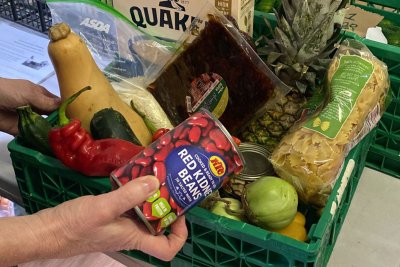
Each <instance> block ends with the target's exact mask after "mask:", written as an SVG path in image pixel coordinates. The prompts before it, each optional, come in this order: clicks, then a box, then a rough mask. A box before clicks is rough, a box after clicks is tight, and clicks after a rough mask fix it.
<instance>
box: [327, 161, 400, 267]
mask: <svg viewBox="0 0 400 267" xmlns="http://www.w3.org/2000/svg"><path fill="white" fill-rule="evenodd" d="M399 207H400V179H396V178H394V177H391V176H388V175H385V174H383V173H380V172H376V171H374V170H371V169H368V168H366V169H364V172H363V174H362V177H361V180H360V182H359V184H358V187H357V191H356V193H355V194H354V197H353V200H352V202H351V205H350V208H349V211H348V213H347V216H346V220H345V221H344V224H343V226H342V229H341V231H340V234H339V237H338V239H337V241H336V245H335V247H334V249H333V252H332V255H331V258H330V261H329V264H328V267H342V266H344V267H347V266H354V267H377V266H385V267H399V266H400V212H399Z"/></svg>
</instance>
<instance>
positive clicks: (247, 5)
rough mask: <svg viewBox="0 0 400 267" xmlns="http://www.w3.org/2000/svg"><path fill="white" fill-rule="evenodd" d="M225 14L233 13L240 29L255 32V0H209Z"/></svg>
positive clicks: (250, 32)
mask: <svg viewBox="0 0 400 267" xmlns="http://www.w3.org/2000/svg"><path fill="white" fill-rule="evenodd" d="M208 1H209V2H210V3H212V4H213V5H214V6H215V7H216V8H217V9H218V10H219V11H221V12H222V14H224V15H231V16H232V17H233V18H234V19H235V20H236V21H237V23H238V25H239V29H241V30H242V31H244V32H247V33H248V34H250V36H252V34H253V17H254V0H208Z"/></svg>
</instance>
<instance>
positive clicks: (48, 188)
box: [8, 114, 374, 266]
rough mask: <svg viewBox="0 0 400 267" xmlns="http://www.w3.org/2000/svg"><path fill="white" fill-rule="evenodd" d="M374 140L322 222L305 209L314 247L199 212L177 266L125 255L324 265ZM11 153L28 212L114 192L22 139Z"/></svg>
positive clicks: (359, 150)
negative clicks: (31, 147)
mask: <svg viewBox="0 0 400 267" xmlns="http://www.w3.org/2000/svg"><path fill="white" fill-rule="evenodd" d="M54 117H55V114H53V115H51V116H50V117H49V119H50V120H53V119H54ZM373 135H374V132H371V133H370V134H369V135H368V136H367V137H366V138H365V139H364V140H363V141H362V142H361V143H360V144H358V145H357V146H356V147H355V148H354V149H353V150H352V151H351V152H350V154H349V156H348V157H347V159H346V166H347V164H348V163H349V161H350V160H351V159H352V160H354V162H355V167H354V169H353V171H352V172H351V175H350V176H349V177H343V172H344V170H343V172H342V176H341V177H340V178H339V180H338V182H337V183H336V185H335V187H334V189H333V193H332V194H331V196H330V198H329V201H328V205H327V207H326V208H325V209H324V212H323V214H322V216H321V218H320V219H319V220H317V221H315V212H314V213H313V212H312V210H305V211H306V212H305V214H306V217H307V221H308V223H309V224H308V227H309V234H308V236H309V239H310V241H309V243H303V242H299V241H296V240H293V239H290V238H287V237H285V236H282V235H280V234H277V233H271V232H268V231H265V230H263V229H261V228H258V227H256V226H253V225H250V224H246V223H242V222H237V221H233V220H230V219H227V218H224V217H220V216H217V215H214V214H212V213H210V212H209V211H207V210H204V209H201V208H194V209H192V210H191V211H190V212H189V213H188V214H187V216H186V218H187V226H188V229H189V238H188V240H187V241H186V244H185V245H184V247H183V248H182V250H181V251H180V252H179V253H178V255H177V256H176V258H175V259H174V260H173V261H172V262H164V261H160V260H158V259H156V258H154V257H151V256H149V255H146V254H144V253H141V252H138V251H125V252H124V253H126V254H127V255H130V256H132V257H135V258H137V259H141V260H143V261H146V262H148V263H151V264H153V265H156V266H266V265H268V266H324V265H326V263H327V262H328V259H329V256H330V254H331V252H332V249H333V246H334V244H335V241H336V239H337V236H338V234H339V231H340V228H341V226H342V224H343V221H344V218H345V216H346V213H347V210H348V208H349V205H350V203H351V199H352V197H353V195H354V192H355V189H356V186H357V183H358V181H359V178H360V176H361V173H362V170H363V168H364V165H365V157H366V153H367V151H368V148H369V144H370V143H371V139H372V138H373ZM8 149H9V151H10V156H11V159H12V164H13V167H14V171H15V175H16V179H17V182H18V186H19V189H20V193H21V197H22V199H23V202H24V206H25V209H26V211H27V212H28V213H34V212H37V211H39V210H41V209H44V208H48V207H53V206H56V205H58V204H60V203H62V202H64V201H66V200H70V199H73V198H76V197H78V196H82V195H88V194H93V195H97V194H101V193H104V192H108V191H109V190H110V189H111V186H110V183H109V179H108V178H89V177H86V176H83V175H80V174H78V173H76V172H74V171H72V170H70V169H68V168H66V167H64V166H63V165H62V164H61V163H60V162H59V161H58V160H56V159H54V158H51V157H48V156H45V155H43V154H41V153H39V152H37V151H35V150H32V149H30V148H27V147H24V146H23V145H22V144H21V143H20V140H19V139H18V138H16V139H14V140H13V141H11V142H10V143H9V144H8ZM338 192H342V194H338Z"/></svg>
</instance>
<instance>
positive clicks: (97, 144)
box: [49, 86, 144, 176]
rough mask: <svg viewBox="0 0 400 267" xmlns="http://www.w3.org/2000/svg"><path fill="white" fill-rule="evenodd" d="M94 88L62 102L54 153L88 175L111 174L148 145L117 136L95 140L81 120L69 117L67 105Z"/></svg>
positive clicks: (53, 134)
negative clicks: (82, 126)
mask: <svg viewBox="0 0 400 267" xmlns="http://www.w3.org/2000/svg"><path fill="white" fill-rule="evenodd" d="M90 89H91V88H90V86H87V87H85V88H83V89H82V90H80V91H79V92H77V93H76V94H74V95H72V96H71V97H70V98H68V99H67V100H66V101H64V102H63V103H62V104H61V106H60V107H59V110H58V117H59V127H56V128H52V129H51V130H50V132H49V142H50V146H51V149H52V150H53V153H54V155H55V156H56V157H57V158H58V159H59V160H60V161H61V162H62V163H63V164H64V165H65V166H67V167H69V168H71V169H73V170H75V171H78V172H80V173H83V174H84V175H87V176H108V175H110V173H111V171H113V170H114V169H116V168H118V167H122V166H123V165H125V164H127V163H128V161H129V160H130V159H131V158H132V157H133V156H135V155H136V154H137V153H139V152H140V151H142V150H143V149H144V147H142V146H137V145H135V144H133V143H131V142H128V141H125V140H122V139H116V138H107V139H100V140H94V139H93V138H92V137H91V135H90V134H89V132H88V131H86V130H85V129H84V128H81V122H80V121H79V120H76V119H72V120H70V119H69V118H68V117H67V116H66V114H65V112H66V108H67V106H68V105H69V104H70V103H71V102H72V101H74V100H75V99H76V98H77V97H78V96H79V95H80V94H81V93H82V92H84V91H87V90H90Z"/></svg>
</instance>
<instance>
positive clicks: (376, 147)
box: [254, 0, 400, 178]
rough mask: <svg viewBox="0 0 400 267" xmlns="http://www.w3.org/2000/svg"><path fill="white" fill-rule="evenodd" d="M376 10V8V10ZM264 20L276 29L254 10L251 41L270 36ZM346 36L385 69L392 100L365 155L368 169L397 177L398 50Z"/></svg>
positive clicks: (399, 170)
mask: <svg viewBox="0 0 400 267" xmlns="http://www.w3.org/2000/svg"><path fill="white" fill-rule="evenodd" d="M370 2H376V3H380V2H387V3H388V4H387V5H388V6H389V5H391V6H392V7H397V8H400V0H394V1H386V0H380V1H379V0H375V1H370ZM364 7H365V6H364ZM371 8H372V7H371ZM375 9H377V8H376V7H375ZM377 10H380V9H377ZM397 11H398V9H397ZM392 15H393V16H397V18H398V19H399V22H400V14H399V13H392ZM263 18H266V19H268V21H269V22H270V23H271V24H272V27H274V26H275V22H276V20H275V17H274V15H272V14H265V13H261V12H258V11H256V12H255V19H254V38H258V37H259V36H261V35H268V34H269V31H268V27H266V26H265V22H264V19H263ZM345 35H346V37H348V38H353V39H356V40H359V41H360V42H362V43H364V44H365V45H366V46H367V47H368V48H369V49H370V50H371V52H372V53H373V54H374V55H375V56H376V57H377V58H379V59H380V60H382V61H383V62H385V63H386V65H387V66H388V70H389V74H390V82H391V89H392V98H393V99H392V102H391V103H390V105H389V107H388V108H387V110H386V111H385V113H384V114H383V116H382V119H381V120H380V121H379V124H378V129H377V133H376V138H375V139H373V140H372V145H371V148H370V151H369V152H368V156H367V166H368V167H370V168H373V169H375V170H378V171H380V172H383V173H386V174H389V175H392V176H394V177H397V178H400V154H399V151H400V47H396V46H393V45H385V44H381V43H378V42H375V41H371V40H367V39H365V38H361V37H359V36H358V35H356V34H355V33H352V32H346V33H345Z"/></svg>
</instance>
